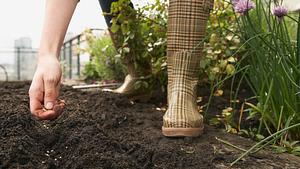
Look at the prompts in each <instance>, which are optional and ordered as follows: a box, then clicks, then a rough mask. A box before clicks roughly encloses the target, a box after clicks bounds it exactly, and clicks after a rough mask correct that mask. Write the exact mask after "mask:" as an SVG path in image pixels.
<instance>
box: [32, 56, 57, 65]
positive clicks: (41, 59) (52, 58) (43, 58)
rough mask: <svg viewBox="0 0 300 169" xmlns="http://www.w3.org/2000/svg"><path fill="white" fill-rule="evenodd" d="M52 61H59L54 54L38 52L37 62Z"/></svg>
mask: <svg viewBox="0 0 300 169" xmlns="http://www.w3.org/2000/svg"><path fill="white" fill-rule="evenodd" d="M53 61H59V57H58V55H56V54H52V53H47V54H46V53H38V58H37V62H38V64H41V63H50V62H53Z"/></svg>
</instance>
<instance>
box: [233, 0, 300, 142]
mask: <svg viewBox="0 0 300 169" xmlns="http://www.w3.org/2000/svg"><path fill="white" fill-rule="evenodd" d="M232 3H233V6H234V10H235V12H236V15H237V22H238V26H239V32H240V36H241V39H242V40H243V41H244V42H245V46H246V51H247V52H246V54H245V56H246V58H245V59H244V60H243V61H244V62H246V64H247V65H249V66H248V69H247V81H248V82H249V84H250V86H251V88H252V90H253V92H254V93H255V95H256V98H257V101H258V103H257V104H256V105H253V104H248V105H250V106H251V110H252V114H253V112H254V113H256V114H257V115H258V116H259V119H260V125H259V127H258V131H259V132H260V133H261V132H267V133H268V134H269V135H272V134H273V133H276V132H277V131H280V130H282V129H284V128H286V127H289V126H287V125H286V124H287V121H289V120H291V122H290V123H289V125H295V124H297V123H300V67H299V66H300V26H299V21H300V20H297V19H295V16H296V15H295V14H293V15H291V14H290V13H288V10H287V8H285V7H284V6H283V5H282V1H281V0H277V1H276V0H255V1H251V0H233V1H232ZM299 19H300V16H299ZM291 25H293V26H298V28H299V29H298V33H295V32H291V31H294V30H296V29H291ZM292 35H296V36H297V37H292ZM291 117H293V118H292V119H291ZM299 139H300V127H296V128H292V129H290V130H289V131H288V132H286V134H285V135H282V137H281V139H280V140H299Z"/></svg>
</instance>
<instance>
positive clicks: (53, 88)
mask: <svg viewBox="0 0 300 169" xmlns="http://www.w3.org/2000/svg"><path fill="white" fill-rule="evenodd" d="M44 86H45V94H44V107H45V108H46V109H47V110H51V109H53V108H54V106H55V104H56V100H57V97H58V93H59V83H58V82H56V81H55V80H53V79H52V80H49V79H48V80H47V79H46V80H45V81H44Z"/></svg>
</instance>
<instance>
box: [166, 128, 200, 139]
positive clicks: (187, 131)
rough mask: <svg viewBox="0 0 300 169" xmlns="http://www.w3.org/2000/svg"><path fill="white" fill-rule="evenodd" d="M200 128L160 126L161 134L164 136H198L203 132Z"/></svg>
mask: <svg viewBox="0 0 300 169" xmlns="http://www.w3.org/2000/svg"><path fill="white" fill-rule="evenodd" d="M203 129H204V127H202V128H201V127H200V128H166V127H162V134H163V135H164V136H166V137H198V136H200V135H201V134H202V133H203Z"/></svg>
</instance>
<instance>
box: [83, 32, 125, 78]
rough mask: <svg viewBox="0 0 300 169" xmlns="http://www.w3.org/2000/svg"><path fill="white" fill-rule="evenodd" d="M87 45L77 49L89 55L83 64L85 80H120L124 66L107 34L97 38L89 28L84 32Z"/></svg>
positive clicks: (122, 76)
mask: <svg viewBox="0 0 300 169" xmlns="http://www.w3.org/2000/svg"><path fill="white" fill-rule="evenodd" d="M84 37H85V39H86V43H87V46H86V47H85V48H82V49H79V51H80V52H81V53H88V54H89V55H90V62H88V63H87V64H86V65H85V68H84V71H83V75H84V76H85V78H86V80H94V79H97V80H121V79H123V78H124V76H125V75H124V74H125V73H124V67H123V65H122V64H121V62H120V58H119V57H116V56H118V55H117V51H116V50H115V47H114V46H113V43H112V41H111V38H110V37H109V36H102V37H100V38H97V37H96V36H95V35H93V34H92V31H91V30H86V31H85V32H84Z"/></svg>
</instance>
